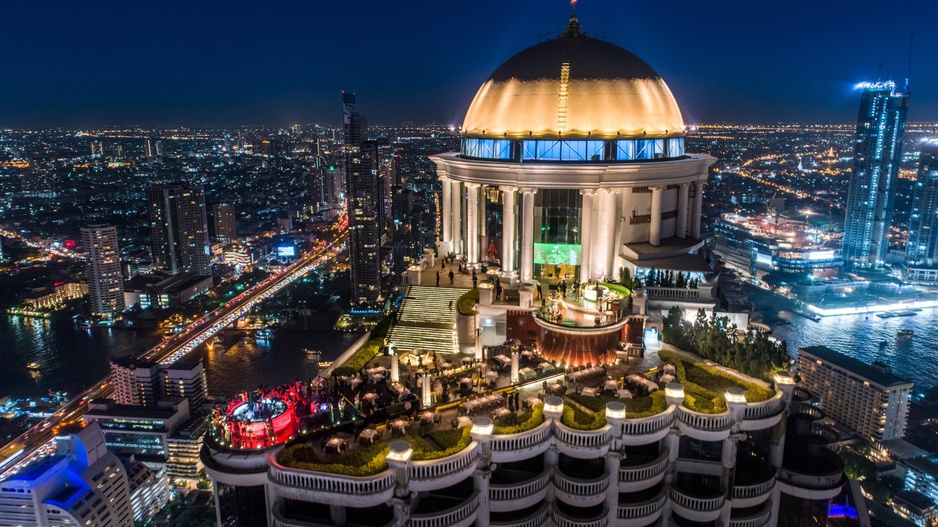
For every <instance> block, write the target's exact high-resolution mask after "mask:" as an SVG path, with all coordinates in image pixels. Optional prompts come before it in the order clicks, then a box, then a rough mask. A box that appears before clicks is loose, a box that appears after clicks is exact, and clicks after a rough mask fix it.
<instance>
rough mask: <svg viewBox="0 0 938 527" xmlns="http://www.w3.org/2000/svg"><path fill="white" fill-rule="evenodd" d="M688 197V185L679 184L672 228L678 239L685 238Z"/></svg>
mask: <svg viewBox="0 0 938 527" xmlns="http://www.w3.org/2000/svg"><path fill="white" fill-rule="evenodd" d="M689 195H690V183H681V186H680V187H678V191H677V223H676V224H675V226H674V234H675V235H676V236H677V237H678V238H686V237H687V208H688V206H689V204H688V202H687V198H688V197H689Z"/></svg>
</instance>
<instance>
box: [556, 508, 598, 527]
mask: <svg viewBox="0 0 938 527" xmlns="http://www.w3.org/2000/svg"><path fill="white" fill-rule="evenodd" d="M550 517H551V520H553V522H554V525H555V526H556V527H606V526H607V525H608V524H609V520H608V519H607V518H606V515H605V514H604V515H602V516H598V517H594V518H587V519H583V520H580V519H576V518H571V517H569V516H567V515H566V514H564V513H562V512H560V510H559V509H557V505H556V504H555V505H554V506H553V507H552V508H551V511H550Z"/></svg>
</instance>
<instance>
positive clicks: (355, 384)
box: [349, 377, 362, 388]
mask: <svg viewBox="0 0 938 527" xmlns="http://www.w3.org/2000/svg"><path fill="white" fill-rule="evenodd" d="M361 383H362V380H361V379H359V378H358V377H355V378H354V379H352V380H351V381H349V384H351V385H352V388H354V387H356V386H358V385H359V384H361Z"/></svg>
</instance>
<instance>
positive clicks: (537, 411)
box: [492, 404, 544, 435]
mask: <svg viewBox="0 0 938 527" xmlns="http://www.w3.org/2000/svg"><path fill="white" fill-rule="evenodd" d="M512 415H514V414H512ZM502 417H508V416H507V415H506V416H502ZM502 417H499V418H498V419H496V420H495V424H496V425H498V426H496V427H495V428H494V429H493V430H492V433H493V434H495V435H508V434H520V433H521V432H527V431H528V430H533V429H535V428H537V427H538V426H540V425H541V423H543V422H544V405H542V404H536V405H534V407H533V408H531V409H530V410H528V411H526V412H524V413H523V414H521V417H520V422H519V423H518V424H516V425H508V424H503V423H504V422H505V421H506V420H502V421H501V422H499V420H500V419H502Z"/></svg>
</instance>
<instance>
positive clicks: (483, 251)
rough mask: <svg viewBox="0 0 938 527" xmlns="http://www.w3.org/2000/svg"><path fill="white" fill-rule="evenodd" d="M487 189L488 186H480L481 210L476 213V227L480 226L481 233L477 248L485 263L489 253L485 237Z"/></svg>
mask: <svg viewBox="0 0 938 527" xmlns="http://www.w3.org/2000/svg"><path fill="white" fill-rule="evenodd" d="M485 189H486V186H485V185H479V208H478V212H477V213H476V218H477V219H476V225H478V226H479V232H478V234H477V235H476V237H477V238H478V239H479V241H478V243H476V246H477V247H478V248H479V252H478V255H479V261H480V262H485V261H486V258H488V254H487V252H488V250H489V245H488V244H487V243H486V242H485V240H486V238H485V236H486V232H485V223H486V222H485V203H486V197H485Z"/></svg>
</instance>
